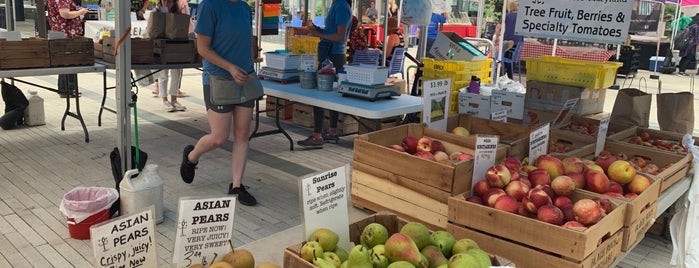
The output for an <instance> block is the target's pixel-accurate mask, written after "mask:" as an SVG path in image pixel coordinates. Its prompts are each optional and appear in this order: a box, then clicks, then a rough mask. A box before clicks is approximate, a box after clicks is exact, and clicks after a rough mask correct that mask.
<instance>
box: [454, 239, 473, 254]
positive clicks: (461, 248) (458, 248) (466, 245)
mask: <svg viewBox="0 0 699 268" xmlns="http://www.w3.org/2000/svg"><path fill="white" fill-rule="evenodd" d="M472 248H480V247H479V246H478V243H476V241H473V239H470V238H462V239H459V241H456V243H454V246H453V247H451V254H452V255H456V254H459V253H466V252H468V250H469V249H472Z"/></svg>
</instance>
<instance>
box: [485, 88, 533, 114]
mask: <svg viewBox="0 0 699 268" xmlns="http://www.w3.org/2000/svg"><path fill="white" fill-rule="evenodd" d="M525 95H526V94H523V93H517V92H512V91H507V90H499V89H493V91H492V95H491V97H490V113H494V112H497V111H500V110H507V117H508V118H512V119H517V120H522V119H523V118H524V103H525V101H524V100H525V99H526V96H525Z"/></svg>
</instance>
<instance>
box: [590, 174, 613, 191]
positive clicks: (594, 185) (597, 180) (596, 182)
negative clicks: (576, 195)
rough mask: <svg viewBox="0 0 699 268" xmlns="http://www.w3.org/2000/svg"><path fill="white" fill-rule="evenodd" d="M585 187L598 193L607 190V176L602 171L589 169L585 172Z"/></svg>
mask: <svg viewBox="0 0 699 268" xmlns="http://www.w3.org/2000/svg"><path fill="white" fill-rule="evenodd" d="M585 187H586V189H587V190H590V191H593V192H595V193H598V194H603V193H606V192H609V178H607V175H604V173H603V172H599V171H596V170H589V171H587V173H585Z"/></svg>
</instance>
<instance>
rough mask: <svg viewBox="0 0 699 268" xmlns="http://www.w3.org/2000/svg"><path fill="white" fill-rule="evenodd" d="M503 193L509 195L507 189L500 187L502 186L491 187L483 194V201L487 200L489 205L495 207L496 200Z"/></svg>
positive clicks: (486, 202)
mask: <svg viewBox="0 0 699 268" xmlns="http://www.w3.org/2000/svg"><path fill="white" fill-rule="evenodd" d="M503 195H507V194H506V193H505V190H503V189H500V188H491V189H490V190H488V192H487V193H485V195H484V196H483V201H485V204H486V205H488V206H489V207H493V206H495V201H497V200H498V198H499V197H501V196H503Z"/></svg>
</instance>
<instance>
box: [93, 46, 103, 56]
mask: <svg viewBox="0 0 699 268" xmlns="http://www.w3.org/2000/svg"><path fill="white" fill-rule="evenodd" d="M103 49H104V45H102V44H100V43H93V53H94V55H95V59H101V58H102V57H103V56H104V51H103Z"/></svg>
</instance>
